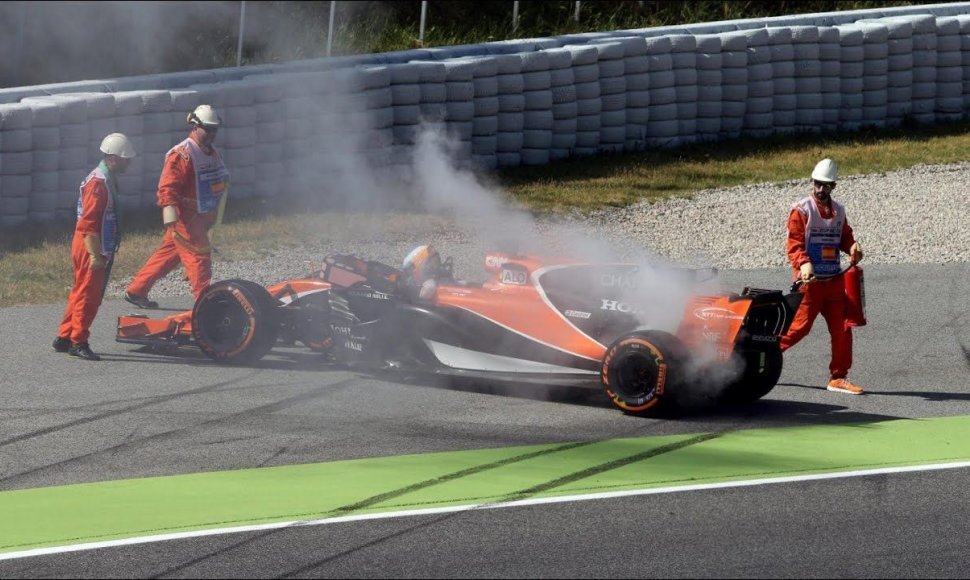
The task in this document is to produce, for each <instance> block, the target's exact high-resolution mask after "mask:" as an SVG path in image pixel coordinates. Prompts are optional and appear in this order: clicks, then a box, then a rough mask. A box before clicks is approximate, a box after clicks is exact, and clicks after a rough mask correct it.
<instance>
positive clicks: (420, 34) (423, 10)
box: [418, 0, 428, 46]
mask: <svg viewBox="0 0 970 580" xmlns="http://www.w3.org/2000/svg"><path fill="white" fill-rule="evenodd" d="M427 20H428V2H427V0H422V2H421V29H420V30H418V42H420V43H421V46H424V23H425V22H426V21H427Z"/></svg>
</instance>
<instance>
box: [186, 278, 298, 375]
mask: <svg viewBox="0 0 970 580" xmlns="http://www.w3.org/2000/svg"><path fill="white" fill-rule="evenodd" d="M279 331H280V325H279V320H278V318H277V300H276V299H274V298H273V297H272V296H271V295H270V293H269V292H268V291H267V290H266V289H265V288H264V287H262V286H260V285H259V284H256V283H255V282H250V281H248V280H225V281H222V282H217V283H215V284H213V285H211V286H209V287H208V288H207V289H206V290H205V291H204V292H203V293H202V295H201V296H199V299H198V301H196V303H195V308H193V309H192V338H193V339H194V340H195V343H196V344H197V345H199V348H200V349H202V352H204V353H205V354H206V356H208V357H209V358H211V359H213V360H217V361H219V362H228V363H245V362H253V361H257V360H259V359H261V358H263V356H264V355H265V354H266V353H267V352H269V350H270V349H271V348H273V345H274V344H275V343H276V339H277V338H278V336H279Z"/></svg>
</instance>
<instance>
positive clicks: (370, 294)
mask: <svg viewBox="0 0 970 580" xmlns="http://www.w3.org/2000/svg"><path fill="white" fill-rule="evenodd" d="M349 294H352V295H354V296H357V297H359V298H373V299H375V300H390V299H391V295H390V294H386V293H384V292H378V291H377V290H366V291H359V290H354V291H351V292H349Z"/></svg>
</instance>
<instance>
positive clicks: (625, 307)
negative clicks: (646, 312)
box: [600, 298, 643, 314]
mask: <svg viewBox="0 0 970 580" xmlns="http://www.w3.org/2000/svg"><path fill="white" fill-rule="evenodd" d="M600 310H610V311H612V312H623V313H624V314H642V313H643V311H642V310H640V309H639V308H636V307H634V306H631V305H630V304H628V303H626V302H620V301H619V300H608V299H606V298H603V299H602V304H601V305H600Z"/></svg>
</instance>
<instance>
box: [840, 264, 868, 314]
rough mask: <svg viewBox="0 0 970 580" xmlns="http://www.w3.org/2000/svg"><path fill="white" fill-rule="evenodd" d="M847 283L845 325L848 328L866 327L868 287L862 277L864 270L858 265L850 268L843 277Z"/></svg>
mask: <svg viewBox="0 0 970 580" xmlns="http://www.w3.org/2000/svg"><path fill="white" fill-rule="evenodd" d="M842 280H843V281H844V282H845V299H846V308H845V323H846V324H847V325H848V326H865V325H866V285H865V281H864V280H863V276H862V268H861V267H860V266H858V265H853V266H850V267H849V269H848V270H846V271H845V274H843V275H842Z"/></svg>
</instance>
